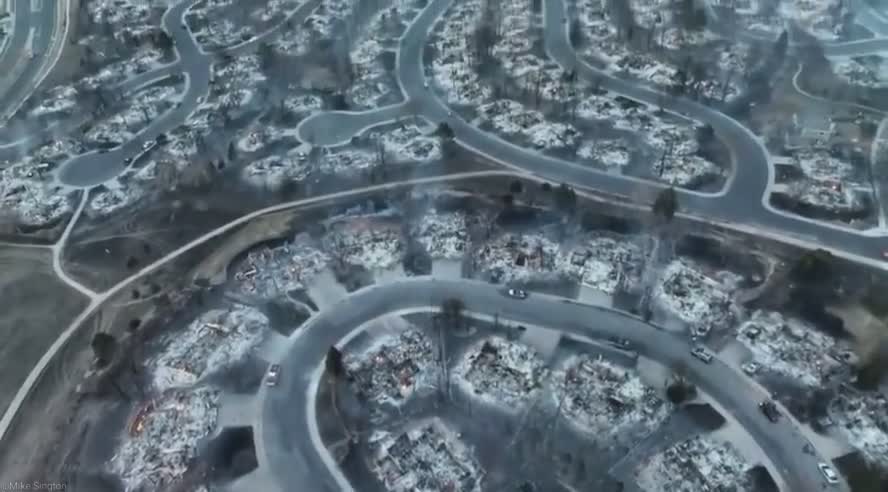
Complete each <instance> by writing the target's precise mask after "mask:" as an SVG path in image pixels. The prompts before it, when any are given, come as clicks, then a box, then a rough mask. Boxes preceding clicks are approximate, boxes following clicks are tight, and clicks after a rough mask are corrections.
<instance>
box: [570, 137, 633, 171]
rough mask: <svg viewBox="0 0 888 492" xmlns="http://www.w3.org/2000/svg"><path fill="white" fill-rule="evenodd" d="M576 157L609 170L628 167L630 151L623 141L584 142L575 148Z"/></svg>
mask: <svg viewBox="0 0 888 492" xmlns="http://www.w3.org/2000/svg"><path fill="white" fill-rule="evenodd" d="M577 157H580V158H582V159H586V160H588V161H591V162H594V163H597V164H600V165H602V166H605V167H609V168H618V169H619V168H622V167H625V166H627V165H629V162H630V160H631V157H632V156H631V151H630V149H629V144H628V143H627V142H626V141H625V140H619V139H605V140H586V141H584V142H583V143H582V144H580V146H579V147H577Z"/></svg>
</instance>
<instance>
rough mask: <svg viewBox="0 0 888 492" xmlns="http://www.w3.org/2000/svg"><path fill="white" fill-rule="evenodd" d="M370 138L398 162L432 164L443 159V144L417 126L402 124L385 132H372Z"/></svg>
mask: <svg viewBox="0 0 888 492" xmlns="http://www.w3.org/2000/svg"><path fill="white" fill-rule="evenodd" d="M368 138H370V140H373V141H377V142H380V144H381V145H382V148H383V151H384V152H385V154H386V155H387V156H391V157H392V158H393V159H394V160H395V161H397V162H430V161H434V160H438V159H441V143H440V141H439V139H438V138H437V137H431V136H426V135H425V134H423V132H422V131H421V130H420V128H419V127H418V126H417V125H416V124H400V125H398V126H396V127H394V128H391V129H386V130H384V131H377V130H374V131H371V132H370V134H369V135H368Z"/></svg>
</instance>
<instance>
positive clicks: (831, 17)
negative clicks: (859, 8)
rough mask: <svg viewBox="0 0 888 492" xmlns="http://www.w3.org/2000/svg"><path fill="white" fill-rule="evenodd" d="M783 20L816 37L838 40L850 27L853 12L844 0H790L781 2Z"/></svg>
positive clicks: (779, 10)
mask: <svg viewBox="0 0 888 492" xmlns="http://www.w3.org/2000/svg"><path fill="white" fill-rule="evenodd" d="M778 12H779V13H780V16H781V17H783V19H785V20H787V21H789V22H793V23H796V24H797V25H798V26H799V27H801V28H802V29H805V30H807V31H808V32H810V33H811V34H813V35H814V36H815V37H817V38H820V39H826V40H838V39H840V38H841V37H842V36H843V35H844V34H845V33H846V28H847V27H849V24H850V22H848V21H849V20H850V19H849V16H850V15H851V12H850V10H849V8H848V7H847V6H846V5H844V4H843V2H842V0H790V1H784V2H780V4H779V6H778Z"/></svg>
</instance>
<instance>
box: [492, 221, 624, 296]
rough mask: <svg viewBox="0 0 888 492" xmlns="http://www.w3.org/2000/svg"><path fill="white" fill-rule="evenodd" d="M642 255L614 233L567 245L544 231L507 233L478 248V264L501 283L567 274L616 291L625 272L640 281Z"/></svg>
mask: <svg viewBox="0 0 888 492" xmlns="http://www.w3.org/2000/svg"><path fill="white" fill-rule="evenodd" d="M640 254H641V252H640V250H639V249H638V247H637V246H636V245H635V244H633V243H632V242H631V241H629V240H626V239H625V238H619V237H611V236H609V235H599V234H589V235H587V236H586V237H584V238H581V239H580V240H579V241H578V243H577V244H575V245H572V246H570V247H563V246H561V245H559V244H557V243H555V242H554V241H553V240H551V239H549V238H548V237H546V236H543V235H538V234H528V235H519V234H511V233H505V234H501V235H498V236H496V237H494V238H493V239H491V240H490V241H488V242H487V243H485V244H484V245H482V246H481V247H479V248H478V250H477V252H476V264H477V268H478V269H480V270H481V271H482V272H483V273H484V274H485V275H486V276H487V277H489V278H490V280H492V281H494V282H497V283H503V284H509V283H512V282H528V281H531V280H552V279H557V278H567V279H573V280H577V281H579V282H582V283H583V285H586V286H589V287H591V288H594V289H597V290H601V291H603V292H605V293H610V294H612V293H614V291H615V290H616V288H617V284H618V282H619V278H620V276H621V275H623V276H625V277H626V279H625V281H626V282H627V283H628V284H627V285H631V284H633V283H635V282H637V281H638V276H639V272H638V270H637V267H636V265H638V264H639V263H640V260H641V256H640Z"/></svg>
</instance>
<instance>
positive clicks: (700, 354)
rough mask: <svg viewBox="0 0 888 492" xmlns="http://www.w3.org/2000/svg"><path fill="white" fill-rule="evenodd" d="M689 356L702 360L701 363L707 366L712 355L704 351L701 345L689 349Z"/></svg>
mask: <svg viewBox="0 0 888 492" xmlns="http://www.w3.org/2000/svg"><path fill="white" fill-rule="evenodd" d="M691 355H693V356H694V357H696V358H698V359H700V360H702V361H703V362H705V363H707V364H709V363H710V362H712V354H710V353H709V351H708V350H706V347H704V346H702V345H697V346H696V347H694V348H692V349H691Z"/></svg>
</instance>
